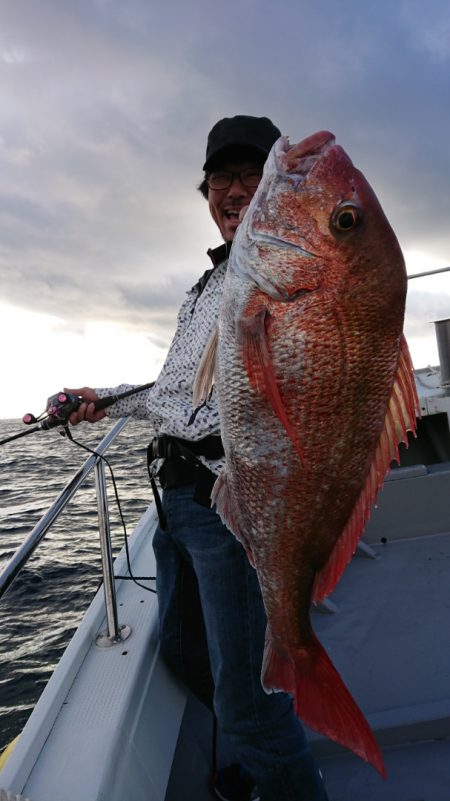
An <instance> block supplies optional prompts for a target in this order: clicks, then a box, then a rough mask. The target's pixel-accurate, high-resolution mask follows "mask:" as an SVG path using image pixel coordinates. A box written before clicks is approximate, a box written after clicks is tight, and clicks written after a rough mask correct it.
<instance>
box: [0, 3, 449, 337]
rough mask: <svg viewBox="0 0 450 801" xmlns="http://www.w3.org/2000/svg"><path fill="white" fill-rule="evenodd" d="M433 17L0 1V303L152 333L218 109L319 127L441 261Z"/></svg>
mask: <svg viewBox="0 0 450 801" xmlns="http://www.w3.org/2000/svg"><path fill="white" fill-rule="evenodd" d="M449 30H450V22H449V11H448V8H447V4H446V3H445V2H444V0H438V2H435V3H434V4H433V6H432V7H428V6H427V7H426V9H425V7H422V5H421V4H419V3H418V2H417V0H412V1H411V2H410V1H409V0H408V2H406V1H405V2H400V3H398V4H392V3H391V2H388V0H381V1H380V2H379V3H376V4H369V3H368V4H364V6H362V4H361V3H359V2H358V3H357V2H356V0H352V1H351V2H348V3H346V4H341V5H340V6H339V9H337V8H336V4H335V3H334V2H332V0H327V1H325V2H322V3H320V4H311V3H306V2H299V0H286V2H284V3H283V4H281V5H279V6H277V8H276V11H274V6H273V4H272V3H269V2H268V0H244V1H243V0H230V2H228V3H227V6H226V9H224V8H222V9H221V10H220V15H219V10H218V9H215V7H214V6H211V3H210V2H207V0H197V2H196V3H195V4H187V3H183V2H181V0H175V1H174V2H171V3H169V4H166V5H163V6H161V5H160V4H156V3H152V2H150V3H149V2H148V0H129V1H128V2H127V3H123V2H119V0H115V1H114V2H113V0H95V1H94V0H80V2H77V3H69V2H61V0H35V2H33V3H32V4H30V3H29V2H25V0H15V2H14V3H10V4H7V6H6V4H5V5H3V7H2V10H0V65H1V69H0V90H1V93H2V104H1V107H0V166H1V174H2V178H3V181H2V187H1V192H0V280H1V287H2V298H3V300H8V301H10V302H13V303H15V304H18V305H21V306H24V307H26V308H30V309H34V310H42V311H46V312H49V313H52V314H55V315H57V316H60V317H61V318H63V319H64V320H67V321H69V323H70V321H72V323H71V324H73V325H77V324H78V322H79V320H80V318H82V319H86V320H88V319H108V320H110V319H115V320H118V321H121V322H124V323H127V324H129V325H131V326H134V327H136V328H139V329H140V330H143V331H146V332H149V333H150V334H151V335H152V336H154V337H155V338H156V339H158V341H164V342H165V341H166V340H168V337H169V335H170V331H171V330H172V328H173V325H174V322H175V315H176V309H177V306H178V305H179V303H180V301H181V299H182V297H183V293H184V291H185V289H187V288H189V286H190V285H192V284H193V283H194V282H195V280H196V278H197V277H198V276H199V275H200V274H201V273H202V272H203V270H204V269H206V268H207V267H208V263H207V259H206V257H205V255H204V251H205V249H206V248H207V247H208V246H209V245H211V244H212V245H214V244H218V243H219V237H218V235H217V234H216V233H215V229H214V226H213V224H212V222H211V221H209V220H208V212H207V206H206V204H205V202H204V201H203V199H202V198H201V197H200V196H199V194H198V193H197V192H196V190H195V186H196V184H197V182H198V180H199V178H200V165H201V163H202V160H203V154H204V146H205V139H206V134H207V131H208V130H209V128H210V127H211V125H212V124H213V123H214V122H215V120H216V119H218V118H219V117H221V116H225V115H232V114H235V113H250V114H268V115H269V116H271V117H272V118H273V119H274V120H275V121H276V122H277V123H278V125H279V126H280V127H281V128H282V129H283V131H284V132H286V133H287V134H289V135H290V137H291V139H292V140H295V139H298V138H301V137H302V136H303V135H306V134H309V133H311V132H312V131H314V130H317V129H319V128H328V129H331V130H333V131H334V132H335V133H336V135H337V138H338V140H339V141H340V143H342V144H343V146H344V147H345V149H346V150H347V152H348V153H349V155H350V156H351V157H352V159H353V160H354V162H355V164H357V166H359V167H360V168H361V169H362V170H363V172H364V173H365V174H366V175H367V177H368V179H369V181H370V182H371V183H372V185H373V187H374V189H375V191H376V192H377V194H378V196H379V198H380V200H381V202H382V205H383V207H384V208H385V210H386V212H387V215H388V217H389V219H390V221H391V223H392V225H393V227H394V229H395V230H396V232H397V234H398V236H399V239H400V242H401V244H402V246H403V247H404V248H406V249H416V250H419V251H423V252H427V253H433V254H436V258H438V257H440V258H442V257H443V255H444V254H446V253H448V254H449V260H450V231H449V224H448V223H449V219H450V193H449V191H448V186H449V173H450V165H449V154H448V141H449V140H450V109H449V103H448V98H449V96H450V92H449V89H450V86H449V81H450V78H449V76H450V70H449V59H450V47H449V45H448V41H449V37H448V32H449ZM446 297H447V296H444V300H443V303H446V302H447V301H446V299H445V298H446ZM418 309H419V307H417V310H418ZM414 313H415V312H414Z"/></svg>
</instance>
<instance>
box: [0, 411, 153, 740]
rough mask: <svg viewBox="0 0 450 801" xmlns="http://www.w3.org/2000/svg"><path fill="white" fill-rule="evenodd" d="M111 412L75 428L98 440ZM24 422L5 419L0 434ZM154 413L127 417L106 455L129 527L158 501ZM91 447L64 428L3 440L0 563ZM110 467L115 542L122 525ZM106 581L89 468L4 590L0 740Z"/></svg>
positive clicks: (20, 719)
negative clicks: (149, 455) (152, 465)
mask: <svg viewBox="0 0 450 801" xmlns="http://www.w3.org/2000/svg"><path fill="white" fill-rule="evenodd" d="M113 425H114V421H111V420H107V421H102V422H101V423H98V424H96V425H93V426H91V425H89V424H82V425H80V426H77V427H76V428H74V429H72V433H73V436H74V437H75V438H76V439H77V440H79V441H80V442H82V443H83V444H84V445H87V446H88V447H91V448H93V447H95V446H96V445H97V444H98V443H99V442H100V441H101V440H102V438H103V437H104V436H105V434H106V433H107V432H108V431H109V430H110V429H111V428H112V427H113ZM21 430H24V426H23V424H22V422H21V420H0V440H2V439H4V438H6V437H8V436H9V435H10V434H13V433H16V432H18V431H21ZM149 437H150V432H149V426H148V423H145V422H137V421H133V420H130V421H129V422H128V424H127V425H126V427H125V429H123V430H122V432H121V433H120V434H119V436H118V438H117V439H116V441H115V442H114V443H113V445H112V446H111V447H110V449H109V451H108V453H107V454H106V455H107V458H108V460H109V461H110V463H111V466H112V468H113V471H114V476H115V478H116V482H117V486H118V491H119V499H120V503H121V507H122V511H123V514H124V517H125V522H126V527H127V531H128V533H129V534H131V533H132V531H133V529H134V526H135V525H136V523H137V522H138V520H139V518H140V517H141V515H142V514H143V513H144V511H145V509H146V508H147V506H148V505H149V503H151V502H152V493H151V489H150V485H149V481H148V476H147V469H146V448H147V444H148V441H149ZM88 456H89V454H88V453H86V452H85V451H84V450H82V449H81V448H79V447H77V446H76V445H74V444H73V443H71V442H70V441H69V440H68V439H67V438H66V437H63V436H61V434H60V433H59V432H58V430H56V429H53V430H51V431H39V432H36V433H34V434H30V435H29V436H26V437H23V438H22V439H18V440H15V441H13V442H11V443H8V444H7V445H3V446H0V569H2V568H3V567H4V565H5V564H6V563H7V561H8V560H9V559H10V557H11V556H12V554H13V553H14V551H15V550H16V548H17V547H18V546H19V545H20V544H21V543H22V542H23V540H24V539H25V538H26V537H27V535H28V534H29V533H30V531H31V530H32V529H33V527H34V526H35V524H36V523H37V522H38V521H39V519H40V518H41V517H42V515H43V514H44V513H45V512H46V511H47V509H48V508H49V507H50V505H51V503H52V502H53V501H54V500H55V498H56V497H57V495H58V494H59V492H60V491H61V490H62V489H63V487H64V486H65V485H66V483H67V482H68V481H69V479H70V478H71V477H72V476H73V475H74V473H75V472H76V471H77V470H78V469H79V467H81V465H82V464H83V463H84V462H85V460H86V459H87V458H88ZM106 473H107V484H108V496H109V508H110V517H111V526H112V538H113V550H114V553H117V552H118V551H119V550H120V548H121V547H122V545H123V541H124V533H123V528H122V524H121V522H120V518H119V514H118V510H117V506H116V504H115V501H114V498H113V494H112V486H111V481H110V478H109V473H108V471H106ZM100 582H101V561H100V545H99V539H98V532H97V506H96V499H95V489H94V475H93V473H92V474H91V475H90V476H89V478H88V479H87V482H86V484H85V485H84V487H82V488H80V489H79V490H78V492H77V493H76V495H75V496H74V498H72V500H71V501H70V502H69V504H68V505H67V507H66V509H65V510H64V512H63V513H62V514H61V515H60V517H59V518H58V520H57V521H56V522H55V523H54V524H53V527H52V528H51V529H50V531H49V532H48V533H47V535H46V537H45V538H44V539H43V540H42V541H41V543H40V545H39V546H38V548H37V549H36V551H35V552H34V554H33V555H32V556H31V558H30V560H29V561H28V563H27V565H26V567H25V568H24V569H23V571H22V573H21V574H20V575H19V576H18V577H17V578H16V580H15V581H14V583H13V584H12V585H11V586H10V588H9V590H8V591H7V593H6V594H5V595H4V596H3V598H1V599H0V616H1V617H0V619H1V626H0V748H2V747H3V746H5V745H7V744H8V743H9V742H10V741H11V740H12V739H13V738H14V737H15V736H16V734H19V733H20V731H21V730H22V728H23V726H24V724H25V722H26V720H27V718H28V716H29V715H30V713H31V711H32V709H33V707H34V705H35V704H36V702H37V700H38V698H39V696H40V694H41V693H42V691H43V689H44V687H45V685H46V683H47V681H48V679H49V678H50V675H51V673H52V671H53V670H54V668H55V666H56V664H57V662H58V660H59V659H60V657H61V655H62V653H63V651H64V649H65V648H66V646H67V644H68V642H69V640H70V638H71V636H72V635H73V633H74V631H75V629H76V627H77V625H78V624H79V622H80V620H81V618H82V616H83V614H84V612H85V611H86V609H87V607H88V606H89V603H90V601H91V600H92V598H93V596H94V594H95V592H96V590H97V588H98V585H99V583H100Z"/></svg>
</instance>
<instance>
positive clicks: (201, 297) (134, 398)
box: [96, 245, 227, 473]
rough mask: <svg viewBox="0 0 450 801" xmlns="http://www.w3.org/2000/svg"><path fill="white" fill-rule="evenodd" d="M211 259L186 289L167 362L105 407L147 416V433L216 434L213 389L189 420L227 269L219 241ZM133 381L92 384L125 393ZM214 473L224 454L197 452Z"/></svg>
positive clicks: (118, 413)
mask: <svg viewBox="0 0 450 801" xmlns="http://www.w3.org/2000/svg"><path fill="white" fill-rule="evenodd" d="M209 255H210V256H211V258H212V260H213V263H214V264H216V265H217V266H215V267H214V268H213V269H212V270H208V271H207V272H206V273H205V274H204V275H203V276H202V278H201V279H200V280H199V281H198V282H197V284H195V286H194V287H193V288H192V289H191V290H190V291H189V292H188V293H187V296H186V299H185V300H184V302H183V304H182V306H181V308H180V311H179V313H178V321H177V328H176V331H175V336H174V338H173V340H172V344H171V346H170V348H169V352H168V354H167V357H166V361H165V363H164V365H163V368H162V370H161V372H160V374H159V376H158V378H157V380H156V382H155V384H154V386H153V387H152V388H151V389H148V390H145V391H143V392H140V393H139V394H137V395H131V396H130V397H128V398H123V399H122V400H118V401H116V403H114V404H113V405H112V406H111V407H110V408H109V409H108V415H109V416H110V417H122V416H124V415H129V416H132V417H134V418H137V419H141V420H142V419H147V420H149V422H150V425H151V432H150V436H155V435H160V434H170V435H171V436H174V437H179V438H181V439H184V440H190V441H197V440H200V439H203V437H206V436H208V435H210V434H215V435H219V434H220V421H219V412H218V409H217V403H216V398H215V393H214V392H213V393H212V395H211V396H210V398H209V399H208V401H207V402H206V403H205V404H203V405H202V406H201V407H200V409H199V410H198V411H197V413H196V415H195V419H194V421H193V422H192V413H193V411H194V410H193V404H192V393H193V385H194V380H195V376H196V373H197V368H198V365H199V362H200V359H201V357H202V355H203V351H204V349H205V347H206V345H207V344H208V342H209V339H210V337H211V335H212V333H213V331H214V329H215V327H216V324H217V317H218V313H219V306H220V301H221V297H222V290H223V282H224V279H225V273H226V268H227V248H226V246H225V245H222V246H221V247H219V248H216V249H215V250H213V251H209ZM132 386H133V385H130V384H121V385H120V386H119V387H114V388H101V389H98V388H97V389H96V392H97V394H98V395H99V397H104V396H105V395H110V394H113V393H119V392H125V391H126V390H128V389H131V388H132ZM201 459H202V461H203V462H204V463H205V464H206V465H207V466H208V467H209V468H210V470H212V471H213V472H214V473H219V472H220V470H221V468H222V466H223V459H217V460H211V459H206V458H205V457H201Z"/></svg>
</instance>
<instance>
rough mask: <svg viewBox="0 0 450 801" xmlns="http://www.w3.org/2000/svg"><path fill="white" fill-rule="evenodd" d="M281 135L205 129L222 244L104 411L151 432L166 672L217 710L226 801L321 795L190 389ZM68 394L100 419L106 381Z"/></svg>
mask: <svg viewBox="0 0 450 801" xmlns="http://www.w3.org/2000/svg"><path fill="white" fill-rule="evenodd" d="M279 136H280V131H279V130H278V128H276V127H275V125H274V124H273V123H272V122H271V121H270V120H269V119H268V118H266V117H249V116H242V115H240V116H236V117H232V118H225V119H222V120H220V121H219V122H218V123H216V125H215V126H214V127H213V128H212V130H211V132H210V134H209V136H208V143H207V150H206V161H205V164H204V166H203V169H204V179H203V181H202V183H201V184H200V186H199V189H200V191H201V192H202V194H203V195H204V197H205V198H207V200H208V203H209V210H210V213H211V215H212V217H213V219H214V221H215V222H216V224H217V226H218V228H219V231H220V233H221V235H222V238H223V240H224V244H223V245H221V246H220V247H218V248H216V249H215V250H212V251H209V255H210V257H211V259H212V262H213V268H212V269H211V270H208V271H207V272H206V273H205V274H204V275H203V276H202V278H201V279H200V280H199V281H198V283H197V284H196V285H195V286H194V287H193V288H192V290H191V291H190V292H189V293H188V296H187V298H186V300H185V302H184V303H183V305H182V307H181V310H180V312H179V315H178V325H177V330H176V333H175V337H174V339H173V342H172V345H171V347H170V349H169V353H168V356H167V359H166V362H165V364H164V367H163V369H162V371H161V373H160V375H159V377H158V379H157V381H156V383H155V385H154V387H153V388H152V389H151V390H148V391H147V392H146V393H141V394H139V395H136V396H133V397H130V398H127V399H124V400H121V401H118V402H117V403H116V404H114V406H112V407H111V408H110V409H109V411H108V414H109V415H111V416H113V417H119V416H121V415H124V414H127V415H133V416H134V417H138V418H148V419H150V421H151V423H152V426H153V428H154V431H155V433H156V435H157V436H156V437H155V439H154V441H153V443H152V447H151V466H152V471H153V473H154V474H156V473H158V475H159V478H160V481H161V486H162V487H163V490H164V492H163V500H162V508H161V509H160V525H159V527H158V529H157V531H156V534H155V538H154V549H155V555H156V560H157V568H158V569H157V592H158V601H159V615H160V638H161V648H162V652H163V654H164V657H165V659H166V661H167V663H168V664H169V665H170V667H171V668H172V670H173V671H174V672H175V673H176V674H177V675H178V676H179V677H180V678H181V679H182V680H183V681H184V682H185V683H186V684H187V685H188V686H189V687H190V688H191V690H192V691H193V692H194V693H195V694H196V695H197V697H199V698H200V700H202V701H203V702H204V703H206V704H207V705H208V706H210V707H213V708H214V712H215V715H216V717H217V721H218V725H219V728H220V731H221V733H222V734H223V735H224V736H225V737H226V738H227V740H228V741H229V743H230V744H231V747H232V749H233V752H234V753H235V755H236V760H237V762H236V764H234V765H232V766H229V767H228V768H225V769H222V770H219V771H218V773H217V774H216V775H215V776H214V778H213V791H214V792H215V794H216V796H217V797H218V798H222V799H225V801H227V799H228V801H248V799H250V797H251V798H254V799H256V798H260V799H261V801H326V800H327V796H326V792H325V789H324V786H323V782H322V777H321V774H320V771H319V769H318V767H317V765H316V763H315V761H314V759H313V757H312V755H311V753H310V751H309V747H308V744H307V742H306V739H305V735H304V732H303V728H302V726H301V723H300V721H299V720H298V719H297V718H296V716H295V714H294V712H293V708H292V702H291V698H290V696H288V695H287V694H285V693H272V694H266V693H265V692H264V690H263V689H262V686H261V680H260V673H261V664H262V656H263V649H264V633H265V626H266V620H265V613H264V608H263V604H262V599H261V593H260V589H259V585H258V580H257V576H256V571H255V570H254V569H253V568H252V567H251V566H250V564H249V562H248V560H247V557H246V555H245V552H244V549H243V548H242V546H241V545H240V543H239V542H238V541H237V540H236V539H235V537H234V536H233V534H231V532H230V531H229V530H228V529H227V528H226V527H225V526H224V525H223V524H222V523H221V521H220V518H219V517H218V515H217V513H216V512H215V510H214V509H211V508H210V504H209V494H210V490H211V487H212V484H213V483H214V480H215V478H216V476H217V474H218V473H219V472H220V470H221V468H222V467H223V463H224V459H223V449H222V446H221V441H220V424H219V415H218V411H217V405H216V402H215V398H214V393H213V394H212V396H211V397H210V399H209V400H208V402H207V403H205V404H204V405H202V406H201V407H200V409H199V410H197V413H196V414H195V415H193V414H192V412H193V410H192V386H193V382H194V379H195V375H196V371H197V367H198V364H199V360H200V358H201V356H202V353H203V351H204V348H205V347H206V345H207V343H208V341H209V338H210V335H211V333H212V332H213V330H214V328H215V326H216V322H217V316H218V311H219V305H220V299H221V293H222V287H223V281H224V278H225V272H226V267H227V259H228V253H229V249H230V247H231V243H232V241H233V237H234V234H235V232H236V229H237V227H238V225H239V216H240V215H241V214H243V213H244V212H245V208H246V207H247V206H248V204H249V202H250V200H251V198H252V197H253V195H254V193H255V191H256V189H257V186H258V183H259V180H260V178H261V175H262V169H263V165H264V162H265V160H266V158H267V155H268V153H269V151H270V149H271V147H272V145H273V143H274V142H275V141H276V139H278V137H279ZM126 388H127V387H125V386H124V385H122V386H121V387H119V388H116V389H115V390H114V391H115V392H116V391H121V390H124V389H126ZM71 391H72V392H75V393H77V394H80V395H82V396H83V398H84V399H85V401H86V402H85V403H83V404H82V405H81V406H80V408H79V409H78V411H77V412H75V413H73V415H72V416H71V422H72V423H73V424H76V423H77V422H80V420H83V419H87V420H89V421H90V422H95V421H96V420H99V419H101V418H102V417H103V416H104V415H105V412H104V411H101V412H96V411H95V407H94V404H93V403H92V401H94V400H95V399H96V398H98V397H102V396H104V395H106V394H110V392H111V391H112V390H111V389H109V388H108V389H102V390H92V389H89V388H87V387H84V388H83V389H75V390H71ZM254 785H256V788H257V789H255V788H254Z"/></svg>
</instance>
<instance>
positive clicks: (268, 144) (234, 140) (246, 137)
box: [203, 114, 281, 172]
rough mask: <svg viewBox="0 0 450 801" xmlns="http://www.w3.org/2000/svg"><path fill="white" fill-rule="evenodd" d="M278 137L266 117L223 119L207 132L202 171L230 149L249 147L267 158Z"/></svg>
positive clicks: (275, 129) (274, 127) (238, 116)
mask: <svg viewBox="0 0 450 801" xmlns="http://www.w3.org/2000/svg"><path fill="white" fill-rule="evenodd" d="M280 136H281V131H280V130H279V129H278V128H277V127H276V125H274V124H273V122H272V121H271V120H269V118H268V117H247V116H245V115H243V114H238V115H237V116H236V117H224V118H223V120H219V122H216V124H215V125H214V126H213V128H211V130H210V132H209V135H208V143H207V146H206V161H205V163H204V165H203V169H204V170H205V172H206V171H207V170H209V169H210V168H211V166H212V165H213V163H214V162H215V161H216V159H217V156H218V155H219V154H220V153H221V152H222V151H225V150H228V149H229V148H232V147H250V148H253V149H255V150H259V151H260V152H261V153H263V154H264V156H268V155H269V152H270V150H271V149H272V145H273V143H274V142H276V141H277V139H279V137H280Z"/></svg>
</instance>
